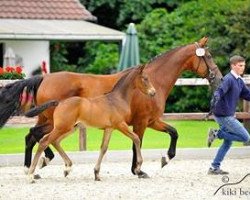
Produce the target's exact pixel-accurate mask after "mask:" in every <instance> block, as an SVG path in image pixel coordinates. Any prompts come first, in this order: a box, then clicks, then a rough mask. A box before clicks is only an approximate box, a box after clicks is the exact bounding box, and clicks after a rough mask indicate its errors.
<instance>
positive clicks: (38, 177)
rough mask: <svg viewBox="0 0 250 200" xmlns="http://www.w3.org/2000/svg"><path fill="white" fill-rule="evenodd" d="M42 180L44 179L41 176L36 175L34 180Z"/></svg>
mask: <svg viewBox="0 0 250 200" xmlns="http://www.w3.org/2000/svg"><path fill="white" fill-rule="evenodd" d="M41 178H42V177H41V176H40V175H39V174H35V175H34V179H36V180H37V179H41Z"/></svg>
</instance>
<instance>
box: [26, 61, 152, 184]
mask: <svg viewBox="0 0 250 200" xmlns="http://www.w3.org/2000/svg"><path fill="white" fill-rule="evenodd" d="M143 70H144V65H142V66H139V67H138V68H134V69H133V70H131V72H130V73H127V74H126V75H124V76H122V78H121V79H120V80H119V81H118V82H117V83H116V84H115V86H114V88H113V89H112V91H111V92H109V93H107V94H105V95H102V96H99V97H96V98H81V97H71V98H68V99H66V100H64V101H62V102H60V103H59V104H58V105H57V102H56V101H54V102H52V103H51V102H47V104H48V106H47V107H46V106H44V105H45V104H43V105H42V107H43V108H42V109H41V106H40V107H36V108H34V109H33V110H31V112H33V114H34V111H37V113H36V114H39V112H42V111H44V110H45V109H47V108H48V107H50V106H56V108H55V111H54V116H53V118H54V124H53V126H54V128H53V130H52V131H51V132H50V133H49V134H47V135H45V136H44V137H43V138H42V139H41V140H40V142H39V146H38V150H37V152H36V154H35V157H34V160H33V162H32V164H31V167H30V169H29V173H28V175H29V178H30V182H31V183H33V182H34V171H35V168H36V165H37V162H38V160H39V157H40V155H41V153H42V152H43V151H44V149H46V148H47V147H48V145H49V144H52V145H53V146H54V147H55V148H56V149H57V151H58V152H59V154H60V155H61V157H62V158H63V160H64V162H65V167H66V169H65V170H64V175H65V176H67V175H68V174H69V171H70V168H71V166H72V162H71V160H70V159H69V157H68V156H67V155H66V153H65V152H64V150H63V149H62V147H61V146H60V142H61V140H62V139H63V138H65V137H66V136H67V135H69V133H70V132H71V131H72V129H74V126H75V125H76V124H77V123H82V124H84V125H85V126H92V127H97V128H100V129H103V130H104V135H103V140H102V145H101V150H100V154H99V158H98V161H97V163H96V165H95V168H94V174H95V180H97V181H99V180H100V176H99V171H100V166H101V162H102V158H103V156H104V154H105V153H106V151H107V148H108V144H109V141H110V137H111V133H112V131H113V130H114V129H118V130H119V131H121V132H122V133H123V134H124V135H126V136H127V137H129V138H130V139H131V140H132V141H133V143H134V144H135V148H136V155H137V166H136V169H135V173H136V174H138V175H139V174H140V171H141V170H140V168H141V165H142V155H141V150H140V144H141V141H140V139H139V137H138V135H137V134H136V133H134V132H133V131H132V130H130V129H129V127H128V124H127V122H128V121H130V116H131V109H130V104H131V100H132V96H133V93H134V91H135V90H138V89H139V90H140V91H141V92H143V93H144V94H147V95H148V96H151V97H152V96H154V95H155V89H154V87H153V86H152V84H151V82H150V81H149V79H148V76H147V75H146V74H145V73H144V72H143ZM148 98H150V97H148ZM28 115H29V114H28ZM29 116H31V115H29Z"/></svg>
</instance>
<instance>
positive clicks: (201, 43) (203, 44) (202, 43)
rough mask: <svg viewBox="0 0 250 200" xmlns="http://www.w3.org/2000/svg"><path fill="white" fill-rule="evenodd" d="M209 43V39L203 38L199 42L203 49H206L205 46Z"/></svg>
mask: <svg viewBox="0 0 250 200" xmlns="http://www.w3.org/2000/svg"><path fill="white" fill-rule="evenodd" d="M207 41H208V37H203V38H201V39H200V41H199V46H200V47H201V48H203V47H205V45H206V44H207Z"/></svg>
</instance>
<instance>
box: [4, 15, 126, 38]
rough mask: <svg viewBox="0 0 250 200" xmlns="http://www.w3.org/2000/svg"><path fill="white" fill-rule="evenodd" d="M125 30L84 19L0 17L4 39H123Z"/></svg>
mask: <svg viewBox="0 0 250 200" xmlns="http://www.w3.org/2000/svg"><path fill="white" fill-rule="evenodd" d="M124 36H125V34H124V33H123V32H120V31H117V30H114V29H111V28H107V27H104V26H100V25H97V24H94V23H91V22H87V21H83V20H37V19H36V20H32V19H0V39H3V40H17V39H19V40H20V39H21V40H116V41H119V40H123V38H124Z"/></svg>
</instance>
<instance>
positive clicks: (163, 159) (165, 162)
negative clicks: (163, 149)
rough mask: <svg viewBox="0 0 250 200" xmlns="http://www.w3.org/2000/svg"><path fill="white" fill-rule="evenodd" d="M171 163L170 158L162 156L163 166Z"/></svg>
mask: <svg viewBox="0 0 250 200" xmlns="http://www.w3.org/2000/svg"><path fill="white" fill-rule="evenodd" d="M168 163H169V158H166V157H164V156H162V158H161V168H163V167H165V166H166V165H167V164H168Z"/></svg>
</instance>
